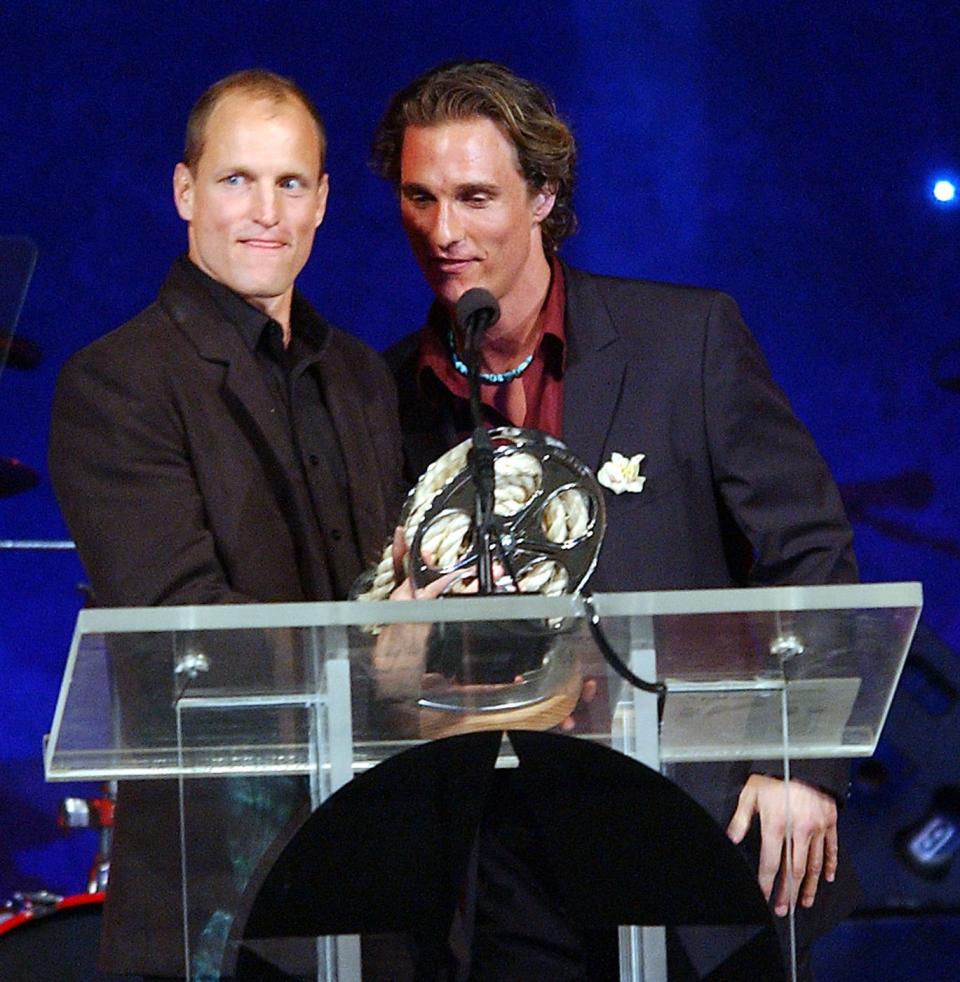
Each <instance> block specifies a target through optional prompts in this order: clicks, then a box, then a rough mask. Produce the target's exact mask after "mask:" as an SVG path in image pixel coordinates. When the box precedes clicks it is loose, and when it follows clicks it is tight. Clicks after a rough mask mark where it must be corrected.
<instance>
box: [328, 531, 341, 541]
mask: <svg viewBox="0 0 960 982" xmlns="http://www.w3.org/2000/svg"><path fill="white" fill-rule="evenodd" d="M330 538H331V539H333V541H334V542H339V541H340V540H341V539H342V538H343V532H341V531H340V529H331V530H330Z"/></svg>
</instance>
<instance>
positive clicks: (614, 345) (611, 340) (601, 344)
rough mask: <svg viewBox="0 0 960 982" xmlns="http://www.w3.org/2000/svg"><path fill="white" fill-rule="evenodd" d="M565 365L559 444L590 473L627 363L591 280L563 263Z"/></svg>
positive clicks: (600, 455) (598, 460) (597, 464)
mask: <svg viewBox="0 0 960 982" xmlns="http://www.w3.org/2000/svg"><path fill="white" fill-rule="evenodd" d="M563 273H564V289H565V291H566V323H565V329H566V344H567V364H566V370H565V372H564V376H563V440H564V442H565V443H566V444H567V446H568V447H569V448H570V451H571V452H572V453H573V454H574V455H575V456H576V457H578V458H579V459H580V460H582V461H583V462H584V463H585V464H586V465H587V466H588V467H590V468H592V469H593V471H594V472H596V471H597V470H599V468H600V464H601V462H602V460H603V456H604V445H605V443H606V440H607V434H608V433H609V432H610V426H611V424H612V422H613V417H614V413H615V412H616V410H617V406H618V404H619V401H620V395H621V389H622V386H623V380H624V375H625V373H626V367H627V366H626V361H625V358H624V357H623V355H622V348H623V345H622V344H621V343H620V340H619V334H618V332H617V327H616V324H615V323H614V321H613V318H612V317H611V316H610V312H609V310H608V309H607V306H606V304H605V303H604V301H603V298H602V297H601V296H600V291H599V290H598V289H597V285H596V283H595V282H594V280H593V278H592V277H591V276H589V275H588V274H586V273H582V272H580V271H579V270H576V269H571V268H570V267H569V266H567V265H566V264H564V266H563Z"/></svg>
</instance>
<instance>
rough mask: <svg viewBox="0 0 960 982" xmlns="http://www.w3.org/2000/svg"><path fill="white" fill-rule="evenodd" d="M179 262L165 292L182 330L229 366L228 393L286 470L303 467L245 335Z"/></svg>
mask: <svg viewBox="0 0 960 982" xmlns="http://www.w3.org/2000/svg"><path fill="white" fill-rule="evenodd" d="M181 275H182V274H178V271H177V268H176V266H174V268H173V270H171V273H170V276H169V277H168V279H167V282H166V283H165V284H164V287H163V290H162V291H161V294H160V300H161V303H163V305H164V306H165V307H166V309H167V310H168V312H169V313H170V315H171V316H172V317H173V319H174V320H175V322H176V323H177V325H178V326H179V328H180V330H181V331H182V332H183V333H184V334H185V335H186V336H187V337H188V338H189V339H190V341H191V343H192V344H193V346H194V347H195V348H196V350H197V354H198V355H199V356H200V357H201V358H202V359H203V360H204V361H209V362H214V363H217V364H221V365H224V366H225V367H226V374H225V377H224V383H223V384H224V394H225V396H226V398H227V399H228V400H229V401H230V402H231V403H232V404H233V405H234V406H237V407H239V408H240V409H241V410H242V412H243V413H244V414H245V415H246V416H247V418H248V420H249V421H250V422H251V423H253V425H254V427H255V428H256V429H257V430H258V431H259V436H260V438H261V445H262V446H263V447H264V448H265V449H266V451H267V452H269V453H270V454H271V455H272V456H273V457H274V458H275V459H276V460H277V462H278V463H279V465H280V467H281V469H282V470H283V472H284V473H285V474H287V475H290V474H292V473H293V472H294V471H295V468H296V467H297V466H298V465H297V462H296V459H295V456H294V449H293V444H292V442H291V439H290V430H289V427H288V426H287V424H286V421H285V420H284V419H283V418H282V416H281V414H280V413H278V412H277V410H276V404H275V402H274V400H273V398H272V397H271V395H270V391H269V389H268V388H267V384H266V381H265V379H264V377H263V372H262V371H261V370H260V367H259V366H258V365H257V363H256V361H255V360H254V359H253V357H252V356H251V354H250V352H249V350H248V349H247V347H246V345H245V344H244V342H243V339H242V338H241V337H240V332H239V331H238V330H237V329H236V328H235V327H234V326H233V325H232V324H229V323H227V322H226V321H225V320H224V318H223V315H222V314H221V313H220V311H219V310H218V308H217V307H216V305H215V304H214V302H213V300H212V299H210V298H208V297H207V296H206V295H204V294H203V293H201V292H199V291H197V290H196V289H191V288H190V287H191V284H189V283H184V282H181Z"/></svg>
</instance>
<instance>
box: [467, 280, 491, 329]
mask: <svg viewBox="0 0 960 982" xmlns="http://www.w3.org/2000/svg"><path fill="white" fill-rule="evenodd" d="M481 311H482V312H483V327H484V328H487V327H492V326H493V325H494V324H496V323H497V321H498V320H499V319H500V304H498V303H497V299H496V297H494V295H493V294H492V293H491V292H490V291H489V290H484V288H483V287H482V286H475V287H474V288H473V289H472V290H467V291H466V293H464V294H463V296H461V297H460V299H459V300H458V301H457V323H458V324H459V325H460V326H461V327H465V326H466V325H467V324H469V323H470V322H471V321H472V320H473V318H475V317H477V315H478V314H480V313H481Z"/></svg>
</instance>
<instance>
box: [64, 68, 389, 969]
mask: <svg viewBox="0 0 960 982" xmlns="http://www.w3.org/2000/svg"><path fill="white" fill-rule="evenodd" d="M325 150H326V137H325V134H324V130H323V124H322V121H321V119H320V116H319V114H318V113H317V110H316V108H315V107H314V106H313V104H312V102H311V101H310V99H309V98H308V97H307V96H306V94H305V93H304V92H303V91H302V90H301V89H300V88H299V87H298V86H296V85H295V84H294V83H292V82H290V81H289V80H287V79H283V78H281V77H279V76H277V75H274V74H272V73H270V72H266V71H261V70H255V71H247V72H239V73H237V74H235V75H232V76H230V77H229V78H226V79H224V80H222V81H220V82H218V83H217V84H216V85H214V86H213V87H211V89H209V90H208V91H207V92H206V93H205V94H204V95H203V96H201V98H200V100H199V101H198V103H197V105H196V107H195V108H194V111H193V112H192V113H191V115H190V122H189V124H188V127H187V137H186V146H185V151H184V159H183V161H182V162H180V163H178V164H177V165H176V168H175V169H174V175H173V193H174V203H175V205H176V208H177V211H178V212H179V214H180V216H181V217H182V218H183V219H184V221H185V222H186V224H187V239H188V252H187V254H186V255H185V256H181V257H180V258H179V259H177V260H176V261H175V262H174V264H173V266H172V268H171V270H170V273H169V275H168V277H167V280H166V282H165V283H164V284H163V287H162V288H161V290H160V293H159V296H158V297H157V300H156V302H155V303H153V304H152V305H151V306H150V307H148V308H147V309H146V310H144V311H143V312H142V313H140V314H138V315H137V316H136V317H134V318H133V319H132V320H131V321H130V322H129V323H127V324H125V325H124V326H123V327H121V328H120V329H119V330H116V331H114V332H112V333H110V334H108V335H106V336H105V337H103V338H100V339H99V340H98V341H96V342H94V343H93V344H91V345H90V346H88V347H87V348H85V349H83V350H82V351H80V352H79V353H78V354H76V355H75V356H74V357H73V358H72V359H71V360H70V361H69V362H68V364H67V365H66V367H65V368H64V370H63V372H62V374H61V377H60V380H59V383H58V388H57V395H56V402H55V406H54V418H53V432H52V437H51V444H50V472H51V475H52V477H53V481H54V485H55V487H56V490H57V495H58V498H59V500H60V504H61V507H62V509H63V514H64V517H65V519H66V521H67V524H68V526H69V528H70V531H71V533H72V534H73V536H74V538H75V539H76V542H77V547H78V549H79V553H80V558H81V559H82V561H83V563H84V565H85V567H86V570H87V573H88V574H89V577H90V582H91V586H92V588H93V591H94V593H95V595H96V597H97V600H98V602H99V603H100V604H102V605H105V606H147V605H160V604H209V603H245V602H270V601H288V602H294V601H307V600H340V599H344V598H345V597H346V596H347V593H348V591H349V589H350V586H351V585H352V583H353V581H354V579H355V578H356V576H357V575H358V574H359V573H360V572H361V570H362V569H363V568H364V567H365V566H366V565H367V564H368V563H369V562H370V561H371V560H373V559H374V558H375V557H376V556H377V554H378V553H379V551H380V548H381V546H382V543H383V541H384V539H385V537H386V535H387V534H388V532H389V531H390V528H391V527H392V522H393V520H394V518H395V516H396V511H397V504H398V502H397V491H398V488H399V467H400V460H399V437H398V432H397V410H396V397H395V394H394V389H393V384H392V380H391V378H390V375H389V372H388V371H387V369H386V367H385V365H384V364H383V362H382V360H381V358H380V357H379V355H377V354H376V353H375V352H373V351H372V350H370V349H369V348H368V347H366V345H364V344H362V343H361V342H360V341H358V340H356V339H355V338H353V337H350V336H349V335H347V334H345V333H343V332H341V331H339V330H337V329H336V328H335V327H333V326H331V325H330V324H328V323H327V322H326V321H325V320H324V319H323V318H322V317H320V316H319V315H318V314H317V313H316V312H315V311H314V310H313V308H312V307H311V306H310V304H309V303H308V302H307V301H306V299H305V298H304V297H303V296H302V295H301V294H300V293H298V292H297V290H296V289H295V288H294V281H295V279H296V277H297V276H298V274H299V273H300V271H301V269H302V268H303V266H304V264H305V263H306V261H307V259H308V258H309V256H310V252H311V249H312V247H313V240H314V234H315V232H316V229H317V227H318V226H319V225H320V223H321V222H322V220H323V217H324V212H325V209H326V203H327V195H328V191H329V180H328V177H327V174H326V172H325V169H324V156H325ZM232 781H233V779H231V781H226V780H224V781H220V782H216V781H209V782H208V781H193V782H191V784H190V805H191V812H192V813H193V814H195V815H200V816H201V820H199V821H197V822H196V823H195V825H194V826H191V828H190V829H189V830H188V832H187V835H188V841H190V844H191V850H192V852H191V857H192V859H197V858H199V861H200V864H201V866H203V868H201V869H197V870H192V875H191V891H192V892H191V901H192V904H193V906H194V909H195V910H197V911H200V912H204V911H205V912H206V914H205V915H204V916H207V917H209V923H210V930H209V931H206V936H209V937H212V939H213V942H212V943H213V948H212V949H208V950H206V951H204V952H203V955H204V957H210V958H212V959H213V961H214V963H216V959H217V958H218V957H219V956H220V955H222V954H223V951H222V946H223V942H224V941H225V935H224V932H223V931H222V930H220V929H219V928H218V927H217V925H218V924H221V923H222V915H223V914H224V913H225V912H229V911H230V910H231V909H232V908H231V906H230V903H231V898H233V900H235V899H236V895H237V894H238V892H239V891H241V890H242V889H243V883H242V882H240V880H242V878H243V877H242V875H241V873H240V872H238V871H242V870H244V869H245V868H247V866H248V865H249V864H251V863H254V862H255V861H256V860H257V859H258V858H259V857H258V856H254V855H252V854H248V851H245V850H248V843H246V842H244V841H243V838H244V831H243V827H242V826H241V825H239V824H237V823H238V820H237V819H236V815H237V814H239V812H237V811H236V810H234V811H231V808H232V806H233V803H234V801H235V800H236V799H237V797H238V795H239V794H242V793H243V789H242V788H241V789H239V791H238V786H237V785H236V784H232V783H231V782H232ZM231 788H232V789H233V790H232V791H231ZM257 793H258V794H261V795H262V794H264V793H265V792H263V791H262V789H260V790H258V792H257ZM270 794H272V795H273V796H274V800H273V801H272V803H271V804H270V807H269V808H265V809H264V810H263V811H262V812H261V813H260V814H259V815H258V821H259V823H260V824H259V825H258V826H257V827H256V828H255V829H253V830H252V831H251V832H250V835H249V837H248V838H249V839H250V840H251V841H253V840H254V839H256V838H257V836H260V837H262V836H263V835H264V829H265V828H267V827H274V828H279V827H280V826H281V825H282V824H283V823H284V822H285V821H286V820H287V818H288V817H289V815H290V814H292V813H293V812H294V811H295V810H296V809H298V808H300V807H301V806H302V805H303V804H304V803H305V801H306V798H305V795H304V792H303V789H302V788H301V787H300V786H299V783H298V782H297V781H283V780H282V779H276V781H275V782H274V784H273V785H272V786H271V790H270ZM229 815H232V816H233V817H232V818H230V819H225V818H224V816H229ZM217 816H220V818H217ZM178 828H179V823H178V811H177V796H176V791H175V789H173V790H171V789H170V788H169V787H168V786H166V785H165V782H143V783H139V784H137V783H131V784H126V785H123V786H122V787H121V790H120V795H119V801H118V805H117V828H116V837H115V848H114V857H113V864H112V870H111V880H110V888H109V891H108V898H107V907H106V912H105V923H104V958H103V964H104V966H105V967H106V968H108V969H109V970H111V971H114V972H139V973H148V974H150V975H154V976H156V975H160V976H181V975H182V974H183V971H184V964H183V941H182V936H181V935H182V930H181V926H180V910H181V888H180V839H179V832H178ZM218 917H221V921H218V920H217V918H218ZM221 935H223V936H221ZM218 943H219V945H220V947H219V949H217V944H218ZM199 947H200V948H201V949H202V947H203V946H202V945H201V946H199Z"/></svg>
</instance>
